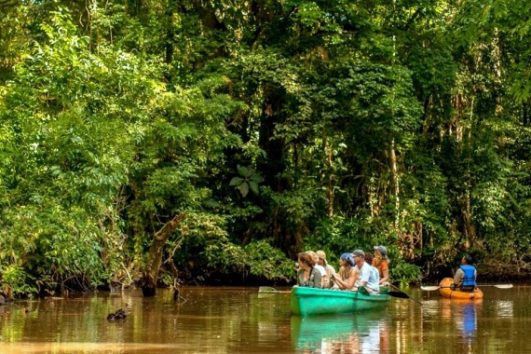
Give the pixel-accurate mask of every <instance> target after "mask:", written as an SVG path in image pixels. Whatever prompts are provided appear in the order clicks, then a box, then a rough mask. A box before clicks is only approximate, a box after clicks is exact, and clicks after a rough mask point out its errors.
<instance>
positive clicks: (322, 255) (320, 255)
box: [315, 250, 326, 264]
mask: <svg viewBox="0 0 531 354" xmlns="http://www.w3.org/2000/svg"><path fill="white" fill-rule="evenodd" d="M315 254H317V257H319V258H320V259H322V260H323V261H324V263H325V264H326V253H325V252H324V251H321V250H319V251H317V252H315Z"/></svg>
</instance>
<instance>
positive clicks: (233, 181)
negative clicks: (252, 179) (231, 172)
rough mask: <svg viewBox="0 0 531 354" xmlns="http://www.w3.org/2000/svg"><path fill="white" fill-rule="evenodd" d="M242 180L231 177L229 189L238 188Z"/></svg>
mask: <svg viewBox="0 0 531 354" xmlns="http://www.w3.org/2000/svg"><path fill="white" fill-rule="evenodd" d="M243 181H244V180H243V178H241V177H233V178H232V179H231V180H230V183H229V186H231V187H234V186H239V185H241V184H242V182H243Z"/></svg>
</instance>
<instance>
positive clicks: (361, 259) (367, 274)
mask: <svg viewBox="0 0 531 354" xmlns="http://www.w3.org/2000/svg"><path fill="white" fill-rule="evenodd" d="M352 255H353V256H354V262H356V267H354V269H355V271H357V272H358V274H359V277H358V280H356V283H355V284H354V289H353V290H354V291H357V290H358V289H359V288H360V287H363V288H365V289H366V290H367V291H368V292H369V293H378V292H379V291H380V285H379V284H378V283H379V278H376V279H375V276H374V272H373V271H372V268H373V267H372V266H371V265H369V264H368V263H367V262H365V252H363V251H362V250H355V251H354V252H352ZM375 280H376V281H375Z"/></svg>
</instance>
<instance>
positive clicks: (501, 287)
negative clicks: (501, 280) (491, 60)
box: [493, 284, 513, 289]
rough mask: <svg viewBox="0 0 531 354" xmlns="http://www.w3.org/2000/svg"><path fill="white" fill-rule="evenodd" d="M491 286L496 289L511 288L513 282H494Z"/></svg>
mask: <svg viewBox="0 0 531 354" xmlns="http://www.w3.org/2000/svg"><path fill="white" fill-rule="evenodd" d="M493 286H494V287H495V288H498V289H511V288H512V287H513V284H494V285H493Z"/></svg>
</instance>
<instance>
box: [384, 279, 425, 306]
mask: <svg viewBox="0 0 531 354" xmlns="http://www.w3.org/2000/svg"><path fill="white" fill-rule="evenodd" d="M389 286H390V287H392V288H393V289H396V291H388V292H387V293H388V294H389V296H393V297H398V298H401V299H408V300H411V301H414V302H416V303H417V304H419V305H421V306H422V302H420V301H418V300H415V299H413V298H412V297H411V296H409V295H408V294H406V293H405V292H403V291H402V290H400V289H399V288H398V287H397V286H394V285H393V284H389Z"/></svg>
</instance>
